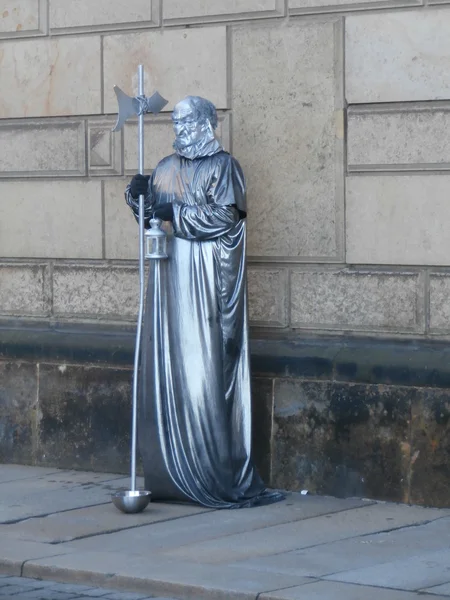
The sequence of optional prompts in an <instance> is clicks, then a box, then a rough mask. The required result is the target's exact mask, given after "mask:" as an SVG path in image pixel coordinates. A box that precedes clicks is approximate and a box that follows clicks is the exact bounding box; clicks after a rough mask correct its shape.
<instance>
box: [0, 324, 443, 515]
mask: <svg viewBox="0 0 450 600" xmlns="http://www.w3.org/2000/svg"><path fill="white" fill-rule="evenodd" d="M133 347H134V333H133V332H132V331H127V330H121V329H115V330H112V329H111V328H100V327H99V328H96V329H95V330H93V329H92V328H90V329H86V328H83V327H81V326H79V327H77V328H76V329H75V328H74V329H71V330H70V329H63V328H56V329H48V328H46V327H41V328H39V327H36V326H35V327H32V328H31V327H30V326H28V327H25V326H20V327H15V328H12V327H6V326H5V327H3V328H0V462H3V463H24V464H34V465H41V466H52V467H62V468H74V469H88V470H99V471H111V472H118V473H127V472H128V469H129V442H130V427H131V378H132V370H131V365H132V361H133ZM252 369H253V425H254V427H253V432H254V455H255V461H256V463H257V465H258V468H259V470H260V472H261V474H262V475H263V477H264V478H265V480H266V481H267V483H268V484H270V485H272V486H274V487H280V488H284V489H289V490H300V489H308V490H309V491H310V492H312V493H320V494H330V495H335V496H343V497H345V496H364V497H371V498H378V499H384V500H393V501H399V502H407V503H413V504H424V505H431V506H445V507H448V506H450V389H448V388H450V350H449V349H448V347H447V346H446V345H445V344H443V343H439V342H436V343H429V342H428V343H427V342H424V341H423V342H422V341H420V342H419V341H414V342H412V341H408V342H404V341H396V342H394V341H387V340H386V341H383V340H378V339H373V340H371V339H343V338H329V339H324V338H318V339H311V338H309V339H303V340H296V341H280V340H278V341H277V340H253V341H252Z"/></svg>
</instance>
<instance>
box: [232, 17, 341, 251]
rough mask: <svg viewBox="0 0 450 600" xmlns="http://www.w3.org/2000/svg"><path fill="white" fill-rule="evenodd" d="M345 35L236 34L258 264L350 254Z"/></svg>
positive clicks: (238, 122) (250, 30)
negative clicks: (345, 246) (345, 239)
mask: <svg viewBox="0 0 450 600" xmlns="http://www.w3.org/2000/svg"><path fill="white" fill-rule="evenodd" d="M339 27H340V26H339V25H338V24H334V23H332V22H322V23H312V22H308V23H300V22H292V24H290V25H289V26H286V25H283V26H278V24H277V23H274V24H271V25H270V26H264V27H263V26H259V27H255V26H240V27H236V28H234V29H233V34H232V35H233V41H232V48H233V57H232V65H233V71H232V73H233V81H232V86H233V152H234V154H235V156H236V158H237V159H238V160H239V161H240V162H241V164H242V167H243V169H244V172H245V174H246V177H247V180H248V211H249V212H248V224H249V228H248V253H249V255H250V256H253V257H264V259H265V260H267V259H273V260H276V259H279V258H285V259H287V260H292V261H299V260H311V259H314V260H325V259H327V260H333V259H336V257H338V256H341V254H342V235H343V233H342V211H343V181H342V179H343V174H342V169H343V162H342V161H343V154H342V144H343V129H342V112H341V108H342V91H341V90H340V86H339V77H340V69H341V67H340V66H339V65H340V43H341V41H340V29H339ZM287 56H289V60H286V57H287Z"/></svg>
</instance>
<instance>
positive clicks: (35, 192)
mask: <svg viewBox="0 0 450 600" xmlns="http://www.w3.org/2000/svg"><path fill="white" fill-rule="evenodd" d="M0 198H1V201H0V256H4V257H18V258H21V257H24V258H29V257H37V258H44V257H48V258H101V257H102V215H101V183H100V181H37V182H36V181H2V182H0ZM11 206H14V210H11Z"/></svg>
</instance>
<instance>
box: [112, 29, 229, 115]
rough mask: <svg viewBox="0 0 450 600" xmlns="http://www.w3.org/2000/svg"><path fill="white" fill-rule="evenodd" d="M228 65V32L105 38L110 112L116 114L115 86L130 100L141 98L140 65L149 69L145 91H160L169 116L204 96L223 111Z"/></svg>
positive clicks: (146, 70)
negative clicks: (184, 100)
mask: <svg viewBox="0 0 450 600" xmlns="http://www.w3.org/2000/svg"><path fill="white" fill-rule="evenodd" d="M205 48H207V49H208V51H207V52H205ZM174 56H176V57H177V60H173V57H174ZM226 62H227V60H226V28H225V27H209V28H207V29H189V30H181V29H180V30H173V31H159V32H145V33H144V32H143V33H129V34H123V35H111V36H106V37H105V39H104V73H105V75H104V90H105V92H104V94H105V112H108V113H116V112H117V100H116V96H115V94H114V91H113V86H114V85H118V86H119V87H120V88H122V89H123V90H124V91H125V92H126V93H127V94H130V95H132V94H137V91H138V88H137V67H138V65H139V64H141V63H142V64H144V65H145V90H146V91H147V94H150V92H151V91H152V90H155V89H158V91H159V92H160V93H161V94H162V95H163V96H164V97H165V98H167V100H168V101H169V104H168V105H167V106H166V107H165V109H164V110H165V111H168V110H170V109H171V108H173V106H174V105H175V104H176V103H177V102H178V101H179V100H181V99H182V98H183V97H184V96H186V95H188V94H194V95H198V96H204V97H205V98H208V99H209V100H211V101H212V102H214V104H215V105H216V107H217V108H219V109H220V108H227V106H228V101H227V74H226V71H227V65H226ZM130 77H131V80H130ZM130 82H132V85H130Z"/></svg>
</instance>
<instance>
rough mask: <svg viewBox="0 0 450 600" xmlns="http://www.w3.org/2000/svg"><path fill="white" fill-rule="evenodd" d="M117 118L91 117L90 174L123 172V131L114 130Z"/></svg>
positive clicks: (89, 138)
mask: <svg viewBox="0 0 450 600" xmlns="http://www.w3.org/2000/svg"><path fill="white" fill-rule="evenodd" d="M115 122H116V119H115V118H113V119H105V118H98V119H89V122H88V157H89V159H88V165H89V175H91V176H92V175H121V174H122V132H121V131H116V132H113V131H112V129H113V127H114V125H115Z"/></svg>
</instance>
